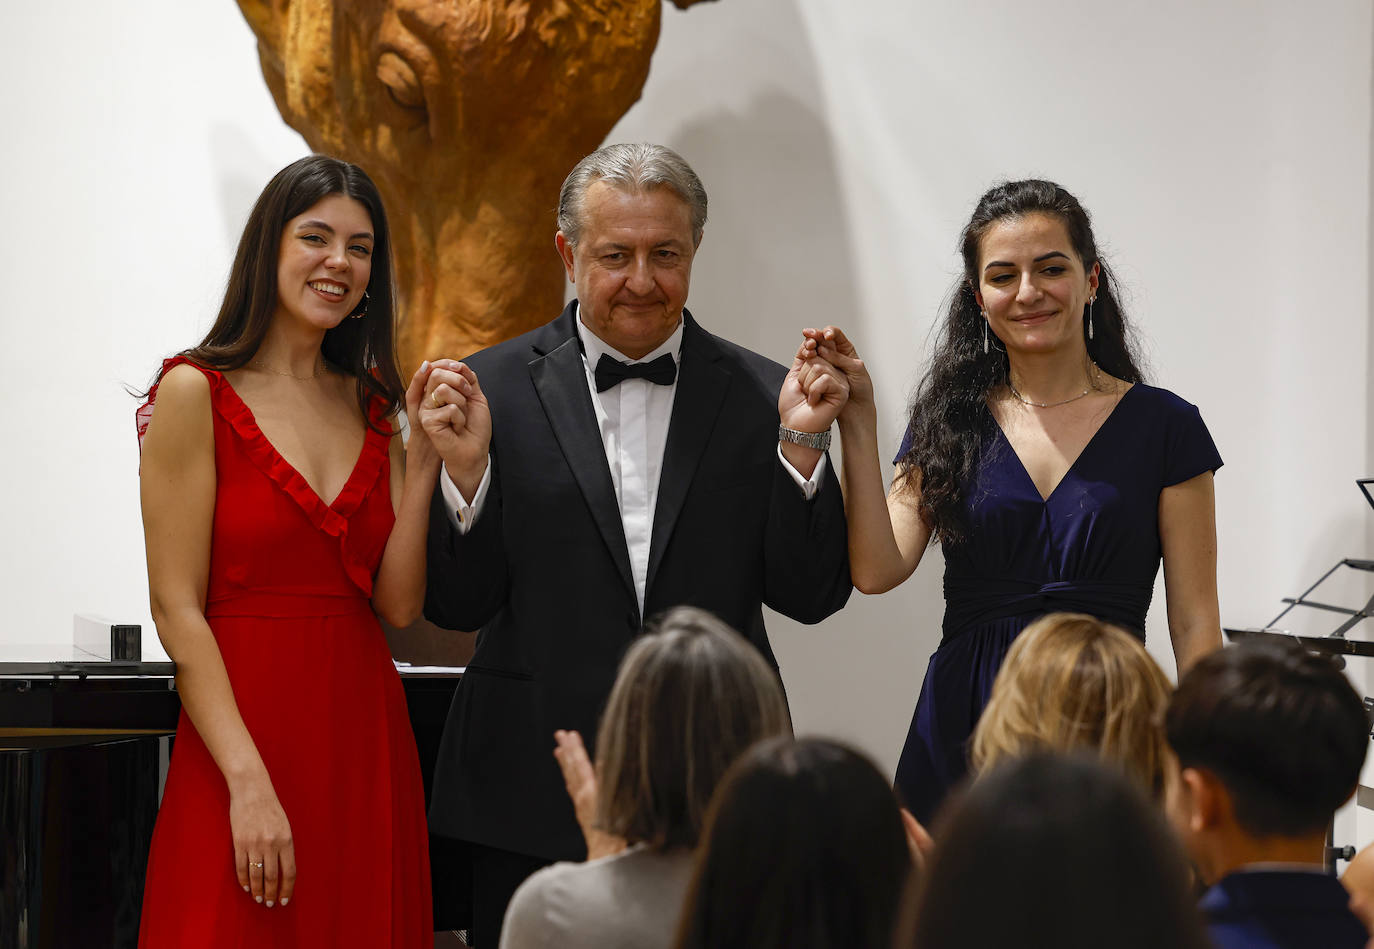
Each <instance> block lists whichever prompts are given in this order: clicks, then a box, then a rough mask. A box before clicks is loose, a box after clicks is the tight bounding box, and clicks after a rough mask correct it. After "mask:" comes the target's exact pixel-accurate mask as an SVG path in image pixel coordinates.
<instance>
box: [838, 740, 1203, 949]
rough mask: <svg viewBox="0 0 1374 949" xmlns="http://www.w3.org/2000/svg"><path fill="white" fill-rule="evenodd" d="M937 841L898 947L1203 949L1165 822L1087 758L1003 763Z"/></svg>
mask: <svg viewBox="0 0 1374 949" xmlns="http://www.w3.org/2000/svg"><path fill="white" fill-rule="evenodd" d="M935 838H936V841H937V843H936V845H935V851H934V854H933V855H932V856H931V859H930V860H929V861H928V863H927V865H926V868H925V871H924V872H923V873H922V875H921V878H920V880H919V881H917V882H916V883H915V884H914V885H913V886H911V887H910V888H909V890H908V894H909V895H908V898H907V901H906V909H905V911H904V913H903V916H902V923H901V925H900V926H899V928H898V931H897V936H896V939H895V941H894V945H896V946H897V947H899V949H908V947H912V949H1006V947H1009V946H1015V947H1017V949H1101V947H1103V946H1111V947H1112V949H1164V947H1168V949H1205V947H1206V946H1207V942H1206V938H1205V936H1204V934H1203V930H1202V924H1201V921H1200V920H1199V918H1198V915H1197V910H1196V909H1195V907H1194V906H1193V902H1192V897H1191V894H1190V892H1189V888H1188V874H1187V861H1186V860H1185V858H1184V856H1183V853H1182V851H1181V850H1180V848H1179V846H1178V842H1177V841H1176V840H1175V839H1174V837H1173V835H1172V834H1170V833H1169V828H1168V826H1167V825H1166V824H1165V822H1164V819H1163V816H1162V815H1161V814H1160V813H1159V810H1158V808H1156V807H1155V806H1154V805H1153V804H1152V803H1150V801H1148V800H1147V799H1146V797H1145V795H1144V794H1142V793H1141V790H1140V787H1139V783H1138V782H1137V781H1134V780H1132V779H1130V778H1128V777H1126V776H1125V775H1123V774H1121V773H1120V771H1119V769H1116V768H1113V767H1107V766H1104V765H1103V763H1102V762H1100V761H1099V760H1096V759H1095V758H1092V757H1085V756H1077V757H1064V756H1061V755H1049V754H1045V753H1033V754H1031V755H1030V756H1029V757H1025V758H1019V759H1008V760H1007V761H1006V762H1005V763H1003V764H1001V765H1000V766H998V767H996V768H993V769H992V770H990V771H988V772H986V773H984V774H983V775H981V776H980V777H979V778H978V780H976V781H975V782H973V784H972V785H971V786H970V787H969V788H968V790H967V791H965V792H964V794H963V796H962V797H959V798H956V799H955V801H954V802H953V803H952V806H951V807H950V808H949V810H947V811H946V812H944V814H943V815H942V817H941V820H940V823H939V824H938V825H937V833H936V835H935ZM852 944H853V945H878V943H858V942H855V943H852Z"/></svg>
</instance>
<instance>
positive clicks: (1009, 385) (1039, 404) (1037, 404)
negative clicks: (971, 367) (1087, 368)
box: [1007, 363, 1097, 409]
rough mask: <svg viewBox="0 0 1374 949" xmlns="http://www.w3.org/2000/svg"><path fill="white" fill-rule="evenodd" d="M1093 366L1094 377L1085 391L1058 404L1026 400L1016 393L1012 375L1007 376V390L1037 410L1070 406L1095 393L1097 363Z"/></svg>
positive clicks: (1089, 380)
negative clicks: (1092, 392)
mask: <svg viewBox="0 0 1374 949" xmlns="http://www.w3.org/2000/svg"><path fill="white" fill-rule="evenodd" d="M1092 366H1093V368H1092V375H1091V377H1090V378H1089V379H1088V387H1087V388H1086V389H1084V390H1083V391H1082V392H1080V393H1078V395H1071V396H1069V397H1068V398H1067V399H1061V400H1060V401H1058V402H1037V401H1035V400H1034V399H1028V398H1026V397H1025V396H1024V395H1022V394H1021V393H1020V392H1017V391H1016V385H1015V383H1013V382H1012V381H1011V376H1010V375H1008V376H1007V388H1008V389H1010V390H1011V394H1012V395H1014V396H1016V399H1017V401H1018V402H1023V403H1025V404H1026V405H1033V406H1035V407H1036V408H1037V409H1053V408H1056V407H1058V406H1061V405H1068V404H1069V403H1070V402H1077V401H1078V400H1079V399H1081V398H1083V396H1085V395H1087V394H1088V393H1089V392H1091V391H1093V389H1094V388H1096V383H1097V363H1093V364H1092Z"/></svg>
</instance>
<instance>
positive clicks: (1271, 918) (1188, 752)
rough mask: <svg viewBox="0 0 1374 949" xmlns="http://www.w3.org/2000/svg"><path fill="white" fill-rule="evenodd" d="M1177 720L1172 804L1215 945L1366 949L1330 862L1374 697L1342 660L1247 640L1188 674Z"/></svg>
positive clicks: (1170, 730) (1171, 735)
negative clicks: (1358, 689)
mask: <svg viewBox="0 0 1374 949" xmlns="http://www.w3.org/2000/svg"><path fill="white" fill-rule="evenodd" d="M1165 729H1166V732H1167V737H1168V742H1169V746H1170V748H1172V750H1173V752H1174V753H1175V754H1176V755H1177V758H1176V759H1175V760H1171V761H1170V763H1169V767H1168V778H1167V784H1168V792H1167V805H1166V806H1167V810H1168V813H1169V817H1170V819H1171V820H1172V822H1173V824H1174V826H1175V828H1176V829H1177V830H1178V832H1179V834H1180V835H1181V836H1182V838H1183V841H1184V843H1185V845H1186V846H1187V848H1188V851H1189V852H1190V853H1191V855H1192V858H1193V862H1194V864H1195V865H1196V866H1197V870H1198V874H1199V876H1200V877H1201V878H1202V880H1203V881H1204V882H1205V883H1207V884H1208V885H1210V887H1211V889H1209V890H1208V891H1207V892H1206V893H1205V894H1204V895H1203V897H1202V901H1201V903H1200V906H1201V909H1202V912H1203V915H1204V916H1205V918H1206V921H1207V927H1208V930H1209V932H1210V934H1211V937H1212V941H1213V943H1214V945H1215V947H1216V949H1280V947H1282V949H1288V947H1299V946H1301V947H1308V946H1321V947H1323V949H1364V946H1365V943H1366V940H1367V939H1368V934H1367V933H1366V930H1365V927H1364V925H1363V924H1361V923H1360V921H1359V920H1358V919H1357V918H1356V916H1355V915H1354V914H1353V913H1352V912H1351V910H1350V908H1349V905H1348V903H1349V897H1348V895H1347V893H1346V891H1345V890H1344V889H1343V888H1342V887H1341V885H1340V883H1339V882H1338V881H1337V880H1336V879H1335V878H1334V877H1332V876H1328V875H1327V874H1326V873H1324V872H1323V869H1322V858H1323V855H1324V848H1325V846H1326V829H1327V825H1328V823H1329V822H1330V820H1331V817H1332V814H1333V813H1334V812H1335V810H1336V808H1338V807H1340V806H1341V804H1342V803H1344V802H1345V801H1346V800H1348V799H1349V798H1350V795H1351V794H1352V793H1354V791H1355V785H1356V782H1357V781H1358V780H1359V775H1360V767H1361V765H1362V764H1363V763H1364V756H1365V747H1366V745H1367V744H1368V742H1369V724H1368V720H1367V719H1366V718H1365V712H1364V706H1363V704H1362V703H1361V701H1360V697H1359V696H1358V695H1357V694H1356V693H1355V690H1354V689H1352V688H1351V687H1350V685H1349V683H1347V682H1346V680H1345V676H1344V675H1343V674H1342V673H1341V672H1340V670H1339V669H1337V668H1336V666H1335V665H1334V664H1333V663H1332V662H1331V660H1330V659H1328V658H1326V657H1324V656H1319V655H1313V654H1311V653H1309V652H1308V651H1307V650H1306V649H1304V648H1303V647H1302V646H1301V645H1300V644H1298V643H1296V642H1283V641H1279V642H1265V643H1246V644H1244V645H1240V646H1235V647H1232V648H1229V649H1225V650H1222V651H1221V652H1217V653H1213V654H1212V655H1210V656H1207V657H1205V658H1204V659H1202V660H1200V661H1199V662H1198V663H1197V664H1196V665H1195V666H1194V667H1193V668H1192V669H1191V670H1189V671H1188V673H1187V674H1186V675H1185V676H1184V677H1183V678H1182V680H1181V681H1180V682H1179V686H1178V691H1177V692H1176V693H1175V694H1174V697H1173V699H1172V701H1171V702H1170V703H1169V710H1168V714H1167V715H1166V717H1165Z"/></svg>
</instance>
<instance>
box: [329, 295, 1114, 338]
mask: <svg viewBox="0 0 1374 949" xmlns="http://www.w3.org/2000/svg"><path fill="white" fill-rule="evenodd" d="M371 302H372V298H371V297H370V296H368V295H367V291H366V290H364V291H363V308H362V309H361V310H359V311H358V312H357V313H354V314H353V315H352V316H351V317H350V319H354V320H361V319H362V318H363V317H365V316H367V305H368V304H369V303H371ZM1089 335H1091V333H1090V334H1089Z"/></svg>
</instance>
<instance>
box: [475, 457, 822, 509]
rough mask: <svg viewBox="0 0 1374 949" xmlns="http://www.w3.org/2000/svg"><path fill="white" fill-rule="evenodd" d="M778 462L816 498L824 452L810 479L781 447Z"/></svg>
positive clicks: (807, 494)
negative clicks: (794, 465) (796, 466)
mask: <svg viewBox="0 0 1374 949" xmlns="http://www.w3.org/2000/svg"><path fill="white" fill-rule="evenodd" d="M778 461H781V462H782V466H783V468H784V469H786V471H787V473H788V474H790V475H791V476H792V480H793V481H795V482H797V487H799V488H801V493H802V497H804V498H806V500H808V501H810V500H811V499H812V498H814V497H815V496H816V492H817V491H819V490H820V489H821V479H822V478H824V477H825V462H826V455H825V453H824V452H822V453H821V460H820V461H818V462H816V470H815V471H813V472H811V477H810V478H803V477H802V474H801V472H800V471H798V470H797V469H796V468H793V467H792V463H791V462H790V461H788V460H787V458H786V457H784V456H783V453H782V446H781V445H779V446H778ZM457 491H458V489H457V488H455V489H454V493H455V494H457ZM477 494H478V496H481V494H482V490H481V489H480V488H479V489H478V490H477Z"/></svg>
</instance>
